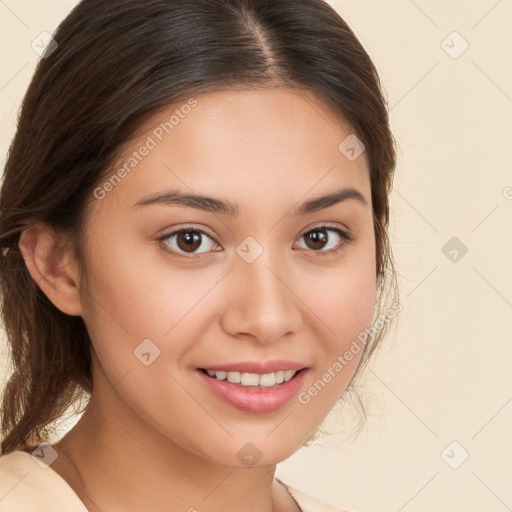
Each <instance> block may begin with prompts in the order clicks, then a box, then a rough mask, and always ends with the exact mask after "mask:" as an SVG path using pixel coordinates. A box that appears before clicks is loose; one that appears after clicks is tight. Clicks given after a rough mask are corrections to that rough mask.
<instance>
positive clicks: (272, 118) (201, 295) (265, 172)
mask: <svg viewBox="0 0 512 512" xmlns="http://www.w3.org/2000/svg"><path fill="white" fill-rule="evenodd" d="M349 135H351V130H350V128H348V127H346V126H345V125H343V124H342V123H341V121H340V120H339V119H337V118H336V117H334V116H333V114H331V113H330V111H329V110H326V109H325V107H323V106H322V105H321V104H320V103H318V102H317V101H316V100H315V97H314V96H313V95H312V94H311V93H306V92H304V91H301V92H292V91H291V90H288V89H284V88H276V89H265V90H257V91H223V92H216V93H210V94H206V95H201V96H197V97H194V98H190V99H188V100H185V101H183V103H180V104H179V105H175V106H172V107H169V108H168V109H165V110H161V111H160V112H158V114H156V115H154V116H153V117H152V118H151V119H150V120H149V122H148V123H146V124H145V125H144V126H143V127H142V129H141V131H140V136H138V138H137V139H136V140H134V141H132V142H133V144H132V145H131V146H130V148H129V150H127V151H126V153H125V155H124V156H123V158H121V159H120V160H119V162H118V164H117V165H116V166H115V167H114V168H113V169H112V172H111V173H110V174H109V175H108V177H107V179H106V180H105V181H103V182H102V183H100V184H99V186H98V188H97V189H96V190H95V192H94V198H92V204H91V209H90V214H89V217H88V222H87V227H86V254H87V264H88V276H89V279H88V281H87V283H85V282H84V283H82V285H83V286H82V290H81V297H82V301H83V315H82V316H83V318H84V321H85V323H86V325H87V328H88V330H89V333H90V336H91V340H92V344H93V347H94V352H95V356H96V357H97V361H96V360H94V369H93V371H94V379H95V389H94V390H93V394H94V393H96V395H97V396H98V397H101V396H103V395H104V394H105V393H107V392H108V393H112V395H111V396H110V399H111V400H115V402H116V403H117V404H118V406H116V408H115V414H114V412H113V411H114V409H110V411H111V413H110V416H108V417H106V418H105V419H104V420H105V421H106V422H111V423H115V422H120V423H121V422H122V424H123V425H125V430H126V431H127V432H130V431H131V432H132V433H133V438H134V439H133V441H134V442H141V443H142V442H144V443H148V442H152V440H155V442H156V440H158V443H160V444H161V443H162V442H163V443H168V447H169V448H170V447H171V446H177V447H179V448H180V449H185V450H187V451H188V452H193V453H195V454H196V455H199V456H201V457H202V458H206V459H209V460H210V461H213V462H217V463H221V464H228V465H232V466H243V465H248V464H249V465H252V464H257V465H267V464H275V463H277V462H279V461H282V460H284V459H285V458H287V457H289V456H290V455H291V454H293V453H294V452H295V451H296V450H297V449H298V448H299V447H300V446H301V445H302V444H303V443H304V442H305V441H306V439H307V438H308V437H309V436H310V435H311V434H312V432H313V431H314V429H315V427H316V426H317V425H318V424H319V423H320V422H321V421H322V419H323V418H324V417H325V416H326V415H327V413H328V412H329V410H330V409H331V408H332V407H333V405H334V404H335V402H336V401H337V400H338V399H339V398H340V396H341V395H342V393H343V392H344V390H345V389H346V387H347V385H348V384H349V382H350V380H351V378H352V376H353V375H354V373H355V371H356V369H357V366H358V364H359V361H360V358H361V355H362V350H359V351H356V350H354V346H355V345H354V340H356V342H358V344H359V345H358V346H359V347H361V346H362V345H361V342H360V341H358V338H357V335H358V334H360V333H361V332H362V331H364V329H365V328H366V327H368V326H369V325H370V322H371V318H372V313H373V307H374V300H375V291H376V288H375V287H376V280H375V272H376V262H375V240H374V230H373V217H372V205H371V194H370V192H371V191H370V179H369V170H368V166H367V161H366V154H365V153H364V152H363V153H362V154H361V155H360V156H359V157H357V154H358V152H359V151H360V149H361V148H360V147H359V146H357V145H356V146H354V144H353V138H352V137H353V136H352V137H351V138H349V139H348V140H347V141H346V142H344V144H342V145H341V149H340V148H339V146H340V144H341V143H342V142H343V141H344V140H345V139H346V137H347V136H349ZM351 148H353V150H352V149H351ZM355 157H357V158H355ZM123 169H124V171H123ZM342 189H354V190H355V191H357V192H356V193H354V192H352V193H351V194H350V193H349V194H346V195H345V199H343V198H342V196H343V194H342V195H341V196H340V197H338V199H340V200H338V201H318V202H316V203H311V204H309V206H308V207H306V206H304V205H305V204H307V203H309V202H310V201H312V200H313V199H317V198H319V197H320V196H324V195H329V194H333V193H338V192H339V191H341V190H342ZM357 193H358V194H360V196H361V197H360V198H358V197H357ZM195 196H208V197H209V198H214V199H215V201H214V200H213V199H212V200H207V199H204V198H203V199H200V198H198V197H195ZM224 203H229V207H223V206H222V205H224ZM224 206H225V205H224ZM324 226H326V227H324ZM180 230H183V231H182V232H181V233H180V232H179V231H180ZM337 230H341V231H340V232H338V231H337ZM343 232H346V233H348V234H349V235H350V236H351V240H350V241H347V240H345V238H344V236H343V234H342V233H343ZM340 233H341V234H340ZM351 347H352V349H351ZM347 351H349V352H351V353H352V358H351V359H350V360H349V358H348V357H344V354H345V353H346V352H347ZM273 361H274V362H275V361H277V365H276V368H274V367H263V366H262V367H258V366H257V364H258V363H267V362H273ZM283 361H284V362H283ZM247 362H249V363H251V362H252V363H255V364H256V367H253V368H251V367H250V366H243V363H247ZM285 362H287V363H285ZM98 363H99V364H98ZM224 365H231V369H232V370H233V371H232V372H230V374H227V375H226V377H228V378H229V379H230V380H232V381H235V382H229V381H227V380H226V381H223V382H221V381H219V380H216V379H215V378H212V377H209V376H207V375H206V374H205V372H203V371H201V370H200V369H205V368H209V369H219V368H221V367H223V366H224ZM287 365H289V366H287ZM294 365H295V366H296V367H297V368H298V369H300V368H307V369H305V370H303V371H301V372H298V373H297V374H296V376H295V377H293V378H292V379H291V380H290V381H289V383H288V384H286V383H285V384H276V385H275V386H271V384H272V383H273V382H274V381H273V380H272V379H273V378H274V376H273V375H271V376H267V377H265V378H263V379H262V383H266V384H269V386H266V385H264V386H262V387H261V389H256V388H255V387H254V385H255V383H256V382H259V381H258V380H257V379H258V376H257V375H256V376H254V375H249V376H247V375H246V376H245V377H244V376H243V375H241V376H238V374H243V373H249V374H254V373H256V374H267V373H272V370H276V371H277V374H276V377H277V379H278V381H279V380H282V378H283V377H284V376H286V377H289V376H290V374H283V373H282V372H280V371H278V369H279V368H282V369H283V370H285V369H290V368H292V367H294ZM237 369H239V370H241V371H240V372H237V371H236V370H237ZM244 370H245V371H244ZM258 370H259V371H258ZM219 376H220V377H223V376H224V375H223V374H222V373H221V374H220V375H219ZM239 377H240V378H241V379H242V382H241V383H240V384H237V383H236V380H238V378H239ZM251 379H256V380H251ZM244 382H245V383H246V384H247V386H242V384H244ZM112 386H114V387H113V389H112ZM251 386H252V387H251ZM102 387H103V389H101V388H102ZM214 388H215V389H217V388H219V389H220V390H221V393H224V397H222V396H221V394H218V393H217V392H216V391H214V390H213V389H214ZM100 403H101V402H100ZM107 412H108V411H107ZM132 426H133V428H132ZM141 436H143V437H142V438H141ZM142 439H144V441H142ZM249 461H252V462H249Z"/></svg>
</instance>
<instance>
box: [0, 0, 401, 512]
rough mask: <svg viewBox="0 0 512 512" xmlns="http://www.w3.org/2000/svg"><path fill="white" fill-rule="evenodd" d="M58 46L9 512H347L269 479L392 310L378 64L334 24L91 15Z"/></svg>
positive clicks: (26, 283)
mask: <svg viewBox="0 0 512 512" xmlns="http://www.w3.org/2000/svg"><path fill="white" fill-rule="evenodd" d="M53 38H54V40H53V41H50V44H49V45H48V49H47V51H46V53H45V54H44V55H43V58H42V59H41V60H40V62H39V65H38V68H37V70H36V72H35V75H34V78H33V80H32V83H31V84H30V87H29V89H28V92H27V94H26V97H25V99H24V103H23V107H22V110H21V114H20V118H19V123H18V128H17V133H16V135H15V138H14V140H13V143H12V147H11V150H10V153H9V156H8V160H7V163H6V168H5V173H4V182H3V185H2V189H1V195H0V200H1V207H2V211H1V218H0V240H1V248H2V251H1V256H0V261H1V266H0V283H1V290H2V306H3V309H2V314H3V322H4V326H5V330H6V334H7V340H8V342H9V345H10V349H11V355H12V365H13V373H12V376H10V379H9V381H8V382H7V385H6V387H5V390H4V395H3V407H2V430H3V437H2V445H1V446H2V456H1V457H0V511H2V512H4V511H21V510H23V511H26V510H36V509H37V510H52V511H60V510H62V511H64V510H65V511H66V512H85V511H87V510H88V511H115V510H122V511H124V512H130V511H148V510H150V511H189V512H193V511H209V512H216V511H221V510H222V511H226V510H233V511H239V510H243V511H244V512H256V511H258V512H271V511H273V512H276V511H280V512H283V511H299V510H303V511H306V510H307V511H309V512H318V511H328V510H345V509H340V508H335V507H332V506H329V505H327V504H326V503H324V502H323V501H320V500H318V499H314V498H312V497H310V496H307V495H305V494H304V493H303V492H301V491H299V490H298V489H295V488H293V487H291V486H289V485H287V484H285V483H284V482H282V481H281V480H280V479H278V478H275V476H274V474H275V470H276V465H277V464H278V463H279V462H281V461H283V460H285V459H286V458H288V457H290V456H291V455H292V454H293V453H295V452H296V451H297V450H298V449H299V448H300V447H302V446H304V445H306V446H307V445H309V444H310V443H311V442H312V441H313V440H315V439H316V438H317V436H318V434H319V433H320V432H321V428H320V424H321V423H322V421H323V420H324V418H325V417H326V416H327V414H328V413H329V411H330V410H331V409H333V407H334V406H335V405H336V403H338V402H339V401H340V400H341V399H342V398H345V397H346V396H347V393H348V392H350V391H353V390H355V383H356V381H357V379H359V378H360V375H361V372H362V370H363V368H364V367H365V365H366V364H367V361H368V358H369V357H370V355H371V354H372V353H373V351H374V350H375V348H376V347H377V346H378V344H379V342H380V340H381V338H382V336H383V335H384V333H385V331H386V328H387V326H388V324H389V321H390V319H391V317H392V316H393V315H394V312H395V311H396V303H395V305H394V306H393V307H392V308H391V309H388V310H387V311H386V315H385V318H384V317H383V312H384V309H385V308H386V305H387V304H388V303H387V301H388V299H389V297H393V298H396V294H397V292H396V275H395V272H394V270H393V264H392V258H391V253H390V250H389V245H388V239H387V226H388V218H389V205H388V198H389V193H390V189H391V185H392V178H393V170H394V166H395V144H394V140H393V137H392V135H391V133H390V129H389V125H388V116H387V109H386V105H385V101H384V99H383V95H382V91H381V88H380V84H379V78H378V75H377V72H376V70H375V68H374V66H373V64H372V62H371V60H370V58H369V56H368V55H367V53H366V52H365V51H364V49H363V47H362V46H361V44H360V43H359V42H358V40H357V38H356V37H355V35H354V34H353V33H352V31H351V30H350V29H349V27H348V26H347V25H346V23H345V22H344V21H343V20H342V19H341V18H340V17H339V15H338V14H337V13H336V12H335V11H334V10H333V9H332V8H331V7H329V5H328V4H326V3H324V2H323V1H320V0H304V1H296V0H279V1H271V2H269V1H262V0H194V1H177V0H147V1H145V2H139V1H135V0H115V1H110V2H105V1H103V0H83V1H82V2H81V3H80V4H79V5H78V6H77V7H76V8H75V9H74V10H73V11H72V12H71V13H70V14H69V16H68V17H67V18H66V19H65V20H64V21H63V22H62V24H61V25H60V26H59V28H58V29H57V31H56V32H55V34H54V35H53ZM390 292H394V294H393V293H390ZM388 307H389V305H388ZM393 308H394V309H393ZM379 315H380V316H379ZM377 318H378V321H379V322H380V324H379V326H377V327H376V325H375V324H374V321H375V319H377ZM81 397H86V398H88V403H87V407H86V408H85V411H84V412H83V415H82V416H81V418H80V420H79V421H78V422H77V423H76V425H75V426H74V427H73V428H72V429H71V430H70V431H69V432H68V433H67V434H66V435H65V436H64V437H63V438H62V439H59V440H58V441H57V442H55V443H53V444H48V443H47V442H46V441H48V440H49V436H50V434H51V433H52V424H54V423H55V422H56V421H57V420H59V419H60V418H62V417H63V415H64V413H65V412H66V411H67V410H68V407H69V406H70V405H72V404H73V403H75V402H76V400H77V399H78V398H81Z"/></svg>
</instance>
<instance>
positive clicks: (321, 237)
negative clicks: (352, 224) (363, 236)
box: [300, 226, 353, 256]
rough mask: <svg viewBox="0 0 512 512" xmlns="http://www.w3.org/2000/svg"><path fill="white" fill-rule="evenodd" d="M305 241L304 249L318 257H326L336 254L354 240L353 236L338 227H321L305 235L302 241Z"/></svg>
mask: <svg viewBox="0 0 512 512" xmlns="http://www.w3.org/2000/svg"><path fill="white" fill-rule="evenodd" d="M302 239H303V240H304V242H305V247H303V248H304V249H311V250H312V251H314V252H317V253H318V255H321V256H326V255H329V254H334V253H336V252H337V251H338V250H339V249H341V248H342V247H343V246H344V245H347V244H349V243H350V242H351V241H352V240H353V236H352V235H351V234H350V233H348V232H346V231H343V230H342V229H340V228H337V227H329V226H319V227H317V228H314V229H311V230H309V231H308V232H307V233H304V234H303V235H302V236H301V237H300V240H302Z"/></svg>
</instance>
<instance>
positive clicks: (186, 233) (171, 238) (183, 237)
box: [160, 229, 216, 254]
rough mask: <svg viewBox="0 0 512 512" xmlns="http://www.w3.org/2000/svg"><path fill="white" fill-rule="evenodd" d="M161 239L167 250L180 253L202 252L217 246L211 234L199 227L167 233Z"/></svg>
mask: <svg viewBox="0 0 512 512" xmlns="http://www.w3.org/2000/svg"><path fill="white" fill-rule="evenodd" d="M160 241H161V242H162V243H163V244H164V246H165V249H166V250H167V251H169V252H172V253H178V254H183V253H188V254H202V253H205V252H209V251H211V250H212V249H213V248H214V247H215V246H216V243H215V242H214V241H213V240H212V238H211V237H210V236H208V235H207V234H206V233H205V232H204V231H201V230H198V229H180V230H179V231H174V232H173V233H170V234H169V235H165V236H164V237H162V238H160ZM198 249H202V250H198Z"/></svg>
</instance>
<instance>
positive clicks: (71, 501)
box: [0, 450, 87, 512]
mask: <svg viewBox="0 0 512 512" xmlns="http://www.w3.org/2000/svg"><path fill="white" fill-rule="evenodd" d="M27 510H31V511H33V512H37V511H46V510H52V511H53V512H86V511H87V509H86V508H85V505H84V504H83V503H82V502H81V501H80V499H79V498H78V496H77V495H76V494H75V492H74V491H73V490H72V489H71V487H70V486H69V485H68V484H67V482H66V481H65V480H64V479H63V478H62V477H61V476H60V475H59V474H58V473H56V472H55V471H53V469H51V468H50V467H49V466H47V465H46V464H44V463H43V462H41V463H40V462H39V461H37V460H36V459H35V457H33V456H32V455H31V454H30V453H27V452H24V451H21V450H15V451H13V452H11V453H8V454H6V455H1V456H0V512H22V511H23V512H25V511H27Z"/></svg>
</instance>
